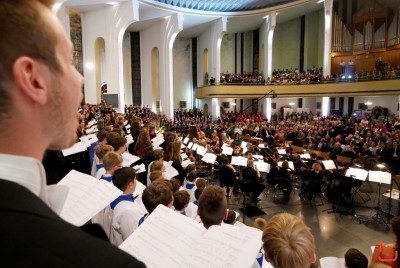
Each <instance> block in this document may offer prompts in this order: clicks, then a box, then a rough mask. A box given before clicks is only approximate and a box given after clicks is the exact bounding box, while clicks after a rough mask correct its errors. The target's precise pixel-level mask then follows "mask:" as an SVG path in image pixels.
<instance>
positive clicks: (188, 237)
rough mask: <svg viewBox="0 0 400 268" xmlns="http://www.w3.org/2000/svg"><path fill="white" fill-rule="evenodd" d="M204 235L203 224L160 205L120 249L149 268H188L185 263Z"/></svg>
mask: <svg viewBox="0 0 400 268" xmlns="http://www.w3.org/2000/svg"><path fill="white" fill-rule="evenodd" d="M203 232H205V229H204V227H203V226H202V225H201V224H199V223H197V222H195V221H194V220H192V219H191V218H189V217H186V216H184V215H181V214H180V213H177V212H176V211H173V210H171V209H169V208H167V207H165V206H163V205H159V206H158V207H157V208H156V209H155V210H154V211H153V213H151V214H150V216H149V217H148V218H147V219H146V220H145V221H144V222H143V223H142V224H141V225H140V226H139V228H138V229H136V230H135V232H133V234H132V235H130V236H129V237H128V238H127V239H126V240H125V241H124V242H123V243H122V244H121V245H120V246H119V248H120V249H122V250H124V251H126V252H127V253H129V254H131V255H133V256H134V257H136V258H137V259H139V260H141V261H142V262H144V263H145V264H146V266H147V267H148V268H159V267H185V266H184V262H185V259H186V258H187V257H188V255H189V253H190V252H191V251H192V250H193V247H194V246H195V245H196V244H198V241H199V240H200V239H201V236H202V234H203Z"/></svg>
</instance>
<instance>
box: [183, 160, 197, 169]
mask: <svg viewBox="0 0 400 268" xmlns="http://www.w3.org/2000/svg"><path fill="white" fill-rule="evenodd" d="M190 164H194V162H192V161H190V159H186V160H184V161H182V164H181V165H182V167H183V168H184V169H186V168H187V166H189V165H190Z"/></svg>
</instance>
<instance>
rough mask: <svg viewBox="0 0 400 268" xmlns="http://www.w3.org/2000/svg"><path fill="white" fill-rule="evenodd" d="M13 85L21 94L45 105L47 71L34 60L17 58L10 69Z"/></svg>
mask: <svg viewBox="0 0 400 268" xmlns="http://www.w3.org/2000/svg"><path fill="white" fill-rule="evenodd" d="M12 75H13V77H14V83H15V84H16V85H17V87H18V88H19V89H20V91H21V93H22V94H23V95H24V96H25V97H27V98H28V99H30V100H31V101H32V102H35V103H38V104H41V105H43V104H46V103H47V100H48V84H47V83H48V81H46V79H48V77H49V71H48V70H46V68H45V67H44V66H43V64H41V63H39V62H38V61H36V60H33V59H32V58H29V57H25V56H24V57H19V58H18V59H16V60H15V62H14V64H13V68H12Z"/></svg>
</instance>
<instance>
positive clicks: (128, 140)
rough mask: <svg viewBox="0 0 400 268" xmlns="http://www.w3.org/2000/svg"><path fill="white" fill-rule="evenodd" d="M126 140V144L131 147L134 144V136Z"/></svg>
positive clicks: (126, 137) (127, 136) (128, 136)
mask: <svg viewBox="0 0 400 268" xmlns="http://www.w3.org/2000/svg"><path fill="white" fill-rule="evenodd" d="M125 139H126V144H127V145H129V144H131V143H133V142H134V140H133V137H132V135H126V136H125Z"/></svg>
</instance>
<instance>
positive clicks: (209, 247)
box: [182, 224, 262, 268]
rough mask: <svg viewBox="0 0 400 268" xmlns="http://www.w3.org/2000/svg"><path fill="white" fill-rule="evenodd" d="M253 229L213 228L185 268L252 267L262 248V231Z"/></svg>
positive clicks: (206, 234)
mask: <svg viewBox="0 0 400 268" xmlns="http://www.w3.org/2000/svg"><path fill="white" fill-rule="evenodd" d="M242 228H243V229H242ZM250 228H251V227H247V226H244V227H238V226H233V225H228V224H223V225H220V226H219V225H214V226H211V227H210V228H209V229H208V230H207V231H206V232H205V234H204V235H203V237H202V239H201V241H200V242H199V243H197V244H196V245H195V246H194V247H193V250H192V252H191V254H190V255H189V256H188V257H187V260H186V262H185V264H184V265H183V266H182V267H186V268H203V267H213V268H219V267H221V268H222V267H230V268H231V267H233V268H250V267H252V265H253V263H254V260H255V259H256V257H257V254H258V252H259V250H260V248H261V245H262V241H261V236H262V232H261V231H260V230H257V229H255V228H251V229H253V230H251V229H250Z"/></svg>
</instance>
